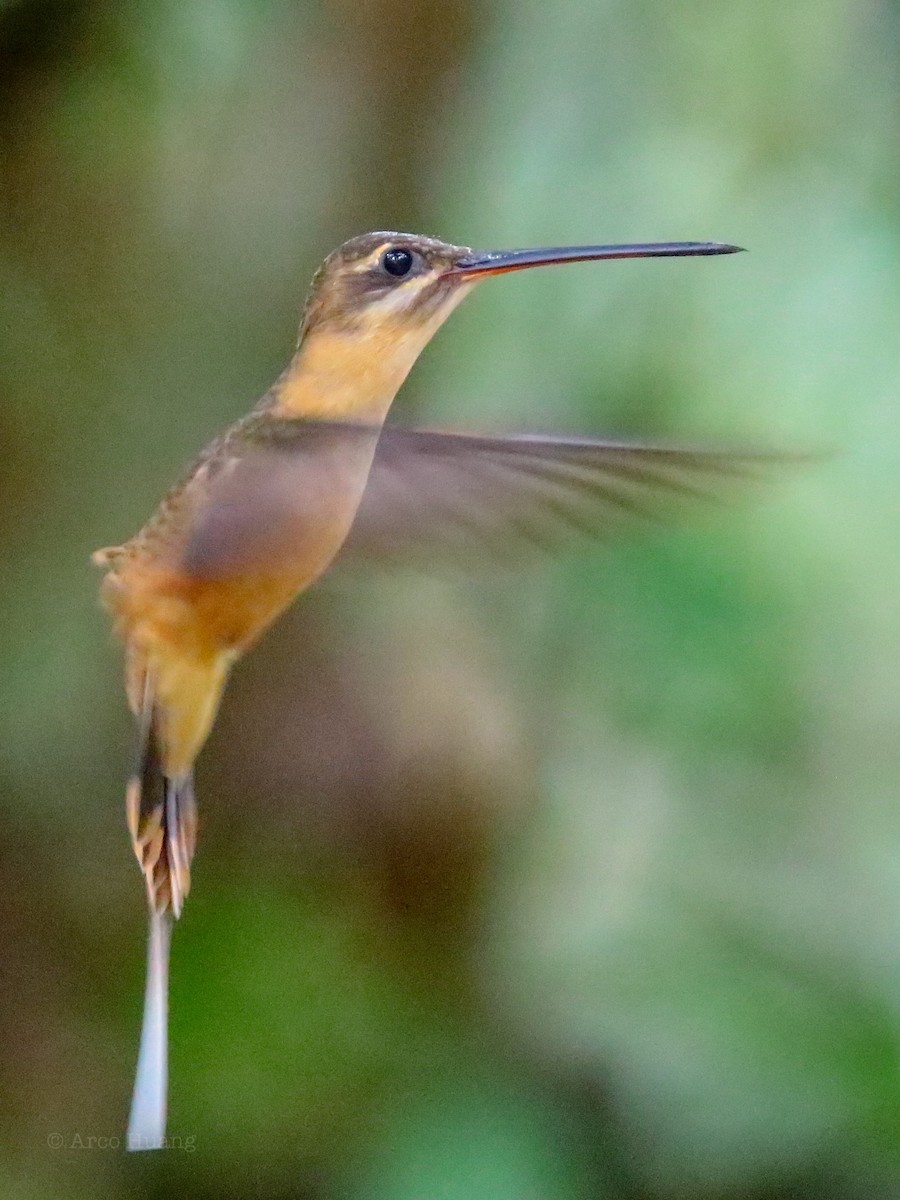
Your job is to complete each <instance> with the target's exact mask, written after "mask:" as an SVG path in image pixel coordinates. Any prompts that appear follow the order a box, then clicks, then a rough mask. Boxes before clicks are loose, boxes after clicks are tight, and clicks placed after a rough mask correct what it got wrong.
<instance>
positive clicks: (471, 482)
mask: <svg viewBox="0 0 900 1200" xmlns="http://www.w3.org/2000/svg"><path fill="white" fill-rule="evenodd" d="M373 456H374V457H373ZM779 461H784V460H783V459H780V458H779V456H777V455H772V454H768V455H767V454H753V453H744V454H741V453H726V452H721V451H714V450H697V449H678V448H674V447H670V446H653V445H640V444H628V443H620V442H611V441H601V440H597V439H593V438H569V437H544V436H531V435H520V436H516V437H505V436H497V437H491V436H479V435H475V434H466V433H451V432H444V431H432V430H421V429H404V428H402V427H398V426H388V427H386V428H385V429H384V430H379V428H378V427H377V426H370V425H354V424H349V423H347V424H344V423H341V422H327V421H309V420H300V419H297V420H281V419H274V418H270V417H256V418H254V419H253V421H252V422H248V423H246V424H245V425H244V426H243V427H242V428H241V430H240V433H239V436H238V437H237V439H235V440H233V441H232V442H230V443H229V444H228V445H227V446H226V447H224V449H223V452H222V453H221V454H220V455H219V456H218V457H217V458H215V459H214V460H213V462H212V464H211V466H207V467H204V472H205V474H204V477H203V478H202V479H200V478H198V480H197V484H198V486H197V487H196V488H195V494H196V497H197V500H196V503H195V506H194V509H193V512H192V517H191V528H190V536H189V538H188V540H187V543H186V546H185V549H184V555H183V559H182V562H181V566H182V567H183V569H184V570H185V571H187V572H188V573H189V574H192V575H194V576H195V577H201V578H215V577H223V576H228V575H234V574H241V573H242V572H247V571H250V572H267V571H269V570H281V569H282V568H284V566H285V565H286V564H290V563H292V562H295V563H302V562H304V561H313V560H314V559H315V557H316V555H317V554H319V553H320V548H321V544H322V543H323V542H325V543H330V544H335V545H336V544H339V543H340V542H341V541H342V540H343V539H344V537H345V535H347V528H348V527H349V535H347V536H346V541H345V542H344V545H343V549H342V551H341V555H340V557H341V560H345V559H352V558H357V557H361V556H364V557H366V558H369V559H371V558H374V559H377V560H381V561H382V562H397V561H407V562H408V561H410V560H413V561H418V562H420V563H425V564H426V565H427V564H429V563H432V564H439V563H441V562H446V561H447V560H448V559H449V560H450V561H451V562H454V561H456V562H459V563H461V564H462V565H465V566H472V565H477V564H478V563H479V562H480V563H481V564H482V565H483V564H484V563H485V562H487V563H491V564H494V563H498V562H499V563H503V562H508V563H515V562H517V561H519V560H521V558H522V556H523V553H527V552H529V551H531V552H534V551H546V550H552V549H554V548H555V547H556V546H558V545H559V544H560V543H561V542H565V540H566V539H567V538H569V539H571V537H572V536H573V535H579V534H580V535H582V536H587V537H592V538H601V539H602V538H605V537H608V536H610V535H611V534H613V533H614V532H615V531H616V529H617V527H618V526H619V525H620V524H621V523H622V520H623V518H632V519H633V518H638V519H644V520H652V519H660V518H666V517H670V516H672V515H673V513H674V512H677V510H678V506H679V502H681V501H683V500H685V499H691V500H693V499H697V498H701V499H702V498H706V499H709V498H711V497H714V496H716V495H720V494H721V493H722V492H723V489H724V487H725V485H726V484H727V483H728V482H729V481H736V480H741V479H743V480H746V479H748V478H753V477H756V476H759V475H760V473H761V472H762V471H763V470H764V469H765V468H766V467H767V466H768V467H771V466H772V465H773V463H776V462H779ZM351 520H352V526H351Z"/></svg>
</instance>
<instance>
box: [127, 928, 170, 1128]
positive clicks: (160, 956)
mask: <svg viewBox="0 0 900 1200" xmlns="http://www.w3.org/2000/svg"><path fill="white" fill-rule="evenodd" d="M171 938H172V917H171V914H170V913H167V912H166V913H159V912H155V911H154V910H153V909H151V910H150V937H149V940H148V944H147V987H146V991H145V993H144V1020H143V1024H142V1026H141V1048H140V1050H139V1052H138V1064H137V1074H136V1075H135V1079H134V1092H133V1094H132V1097H131V1112H130V1114H129V1116H128V1140H127V1145H128V1149H129V1150H161V1149H162V1147H163V1146H164V1145H165V1141H166V1110H167V1107H168V1087H169V943H170V941H171Z"/></svg>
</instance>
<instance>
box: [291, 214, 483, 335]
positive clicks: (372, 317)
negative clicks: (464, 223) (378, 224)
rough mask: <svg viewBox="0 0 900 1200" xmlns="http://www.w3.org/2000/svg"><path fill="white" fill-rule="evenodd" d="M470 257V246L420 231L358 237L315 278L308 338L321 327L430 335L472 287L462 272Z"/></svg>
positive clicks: (328, 260)
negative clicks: (461, 264)
mask: <svg viewBox="0 0 900 1200" xmlns="http://www.w3.org/2000/svg"><path fill="white" fill-rule="evenodd" d="M469 255H471V251H470V250H469V249H468V248H467V247H466V246H454V245H451V244H450V243H449V242H441V241H438V240H437V238H429V237H422V236H420V235H418V234H414V233H364V234H362V236H360V237H355V238H351V239H350V241H349V242H344V244H343V245H341V246H338V248H337V249H336V250H334V251H332V253H331V254H329V256H328V257H327V258H326V259H325V261H324V263H323V264H322V266H321V267H320V268H319V270H318V271H317V272H316V275H315V277H314V278H313V281H312V286H311V288H310V292H309V296H308V298H307V302H306V309H305V311H304V314H303V324H302V326H301V329H300V336H301V339H302V337H303V336H304V334H307V333H309V332H311V331H312V330H313V329H315V330H316V331H318V330H320V329H322V330H328V331H329V332H333V333H341V332H346V333H349V334H352V335H354V336H356V337H365V336H366V334H367V333H370V334H378V335H384V334H385V333H389V332H391V331H393V332H395V333H396V335H397V336H398V337H399V336H401V335H403V334H406V333H415V332H419V331H422V330H423V329H424V328H427V329H428V336H430V334H431V333H433V332H434V330H435V329H436V328H437V327H438V326H439V325H440V324H441V323H442V322H443V321H444V320H445V319H446V318H447V317H448V316H449V315H450V313H451V312H452V311H453V309H454V308H455V307H456V305H457V304H458V303H459V302H460V300H462V298H463V296H465V294H466V293H467V292H468V291H469V287H468V286H464V284H465V282H466V280H465V277H464V276H463V275H462V274H460V273H457V272H456V271H455V267H456V264H457V263H458V262H459V261H461V260H463V259H465V258H466V257H467V256H469ZM472 282H474V281H472Z"/></svg>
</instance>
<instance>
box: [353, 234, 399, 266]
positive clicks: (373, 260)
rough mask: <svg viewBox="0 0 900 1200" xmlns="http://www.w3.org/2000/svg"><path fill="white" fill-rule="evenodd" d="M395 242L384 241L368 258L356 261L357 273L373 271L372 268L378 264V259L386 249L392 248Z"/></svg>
mask: <svg viewBox="0 0 900 1200" xmlns="http://www.w3.org/2000/svg"><path fill="white" fill-rule="evenodd" d="M393 244H394V243H393V242H382V243H381V245H380V246H379V247H378V249H377V250H373V251H372V253H371V254H370V255H369V256H368V258H361V259H360V260H359V262H356V263H354V264H353V270H354V271H356V272H357V273H362V272H363V271H371V270H372V268H373V267H374V266H376V265H377V263H378V260H379V259H380V258H381V256H382V254H384V252H385V250H390V248H391V246H392V245H393Z"/></svg>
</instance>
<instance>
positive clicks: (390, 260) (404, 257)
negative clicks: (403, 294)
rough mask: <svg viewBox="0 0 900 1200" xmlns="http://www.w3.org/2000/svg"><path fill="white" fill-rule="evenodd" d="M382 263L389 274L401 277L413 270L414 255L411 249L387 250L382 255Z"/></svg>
mask: <svg viewBox="0 0 900 1200" xmlns="http://www.w3.org/2000/svg"><path fill="white" fill-rule="evenodd" d="M381 265H382V266H383V267H384V269H385V270H386V271H387V273H388V274H389V275H396V276H397V277H398V278H399V277H400V276H403V275H408V274H409V273H410V271H411V270H412V265H413V256H412V254H411V253H410V251H409V250H385V252H384V254H382V256H381Z"/></svg>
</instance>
